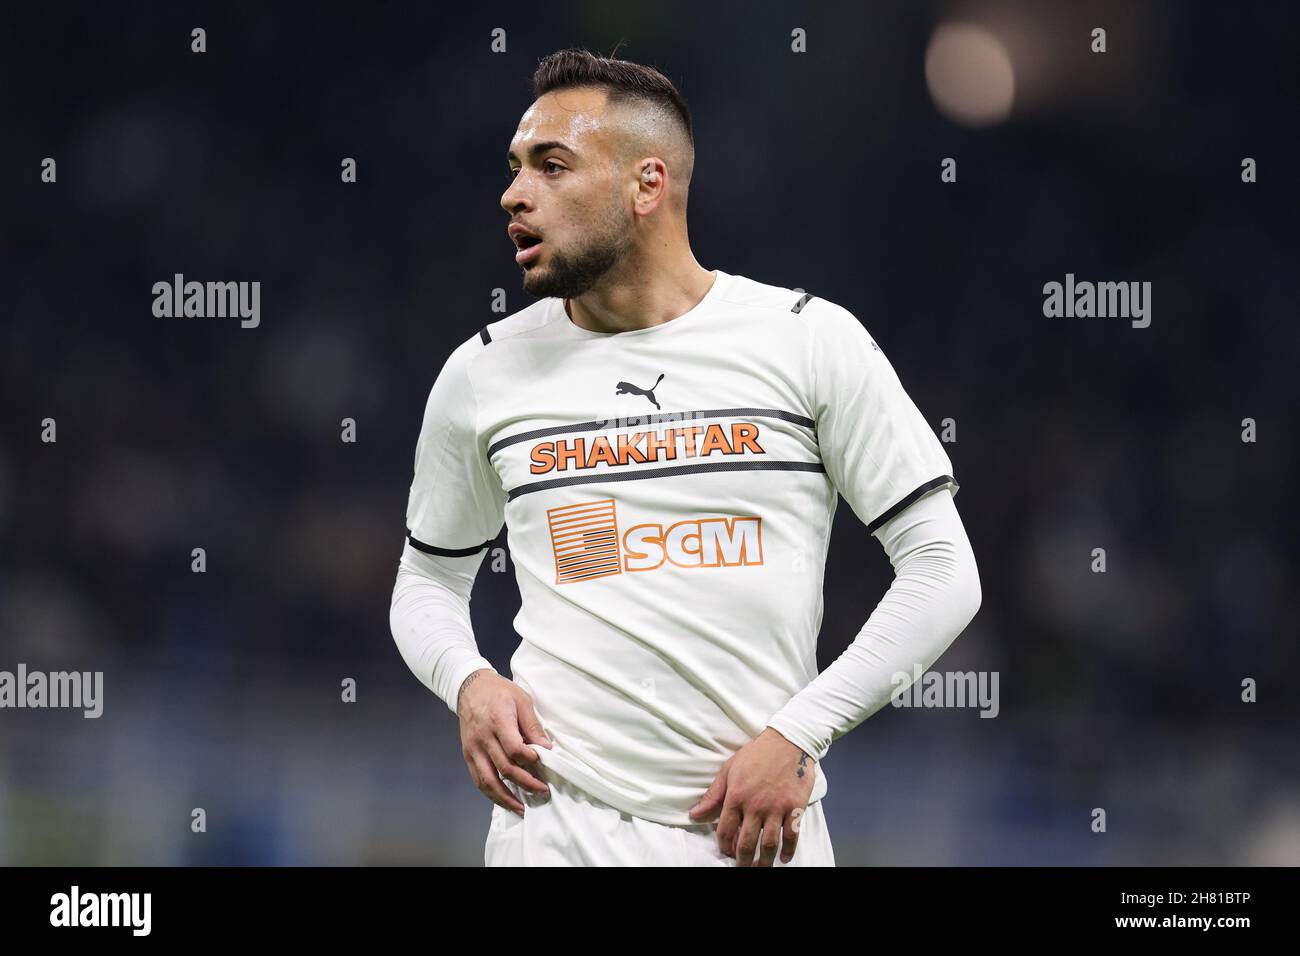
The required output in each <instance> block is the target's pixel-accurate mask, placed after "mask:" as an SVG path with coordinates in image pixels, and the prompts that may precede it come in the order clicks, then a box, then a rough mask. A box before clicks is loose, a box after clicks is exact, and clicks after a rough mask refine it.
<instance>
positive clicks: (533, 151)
mask: <svg viewBox="0 0 1300 956" xmlns="http://www.w3.org/2000/svg"><path fill="white" fill-rule="evenodd" d="M553 149H562V150H564V151H565V152H566V153H570V154H572V155H573V156H577V155H578V154H577V153H576V152H574V151H573V150H572V149H571V148H569V147H568V146H565V145H564V144H563V143H561V142H560V141H559V140H558V139H548V140H546V141H545V142H541V143H533V145H532V146H529V147H528V156H529V158H530V159H536V158H537V156H538V154H540V153H549V152H550V151H551V150H553ZM506 159H508V160H509V159H513V160H515V161H516V162H518V160H519V157H518V156H516V155H515V151H514V150H513V149H512V150H510V151H509V152H508V153H506Z"/></svg>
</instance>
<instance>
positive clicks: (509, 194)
mask: <svg viewBox="0 0 1300 956" xmlns="http://www.w3.org/2000/svg"><path fill="white" fill-rule="evenodd" d="M527 175H528V172H527V170H524V169H521V170H519V172H518V173H516V174H515V176H514V178H512V179H511V180H510V185H509V186H507V187H506V191H505V192H503V193H502V194H501V208H502V209H504V210H505V211H506V212H508V213H510V215H512V216H513V215H515V214H516V213H520V212H523V211H524V210H525V209H527V208H528V207H529V201H528V192H527V190H526V189H525V186H524V179H525V177H526V176H527Z"/></svg>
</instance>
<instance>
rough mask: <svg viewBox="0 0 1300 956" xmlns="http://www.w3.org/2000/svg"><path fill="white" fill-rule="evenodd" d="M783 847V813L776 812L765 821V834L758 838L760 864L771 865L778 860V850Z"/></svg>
mask: <svg viewBox="0 0 1300 956" xmlns="http://www.w3.org/2000/svg"><path fill="white" fill-rule="evenodd" d="M780 848H781V814H779V813H774V814H772V815H771V816H769V817H768V818H767V820H766V821H764V823H763V834H762V836H760V837H759V838H758V865H759V866H771V865H772V864H773V863H775V862H776V851H777V850H779V849H780Z"/></svg>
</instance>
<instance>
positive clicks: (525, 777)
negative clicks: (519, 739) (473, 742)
mask: <svg viewBox="0 0 1300 956" xmlns="http://www.w3.org/2000/svg"><path fill="white" fill-rule="evenodd" d="M484 749H485V750H486V751H487V755H488V758H489V759H490V760H491V761H492V764H493V766H495V767H496V770H497V773H498V774H500V775H501V776H503V777H507V778H509V779H510V780H513V781H514V782H515V783H517V784H519V785H520V786H521V787H526V788H527V789H529V790H531V791H533V792H534V793H550V792H551V788H550V787H548V786H547V785H546V784H545V783H544V782H543V781H541V780H538V779H537V778H536V777H534V776H533V775H532V774H531V773H529V772H528V771H527V770H525V769H524V768H523V767H519V766H516V765H515V764H513V763H511V761H510V758H509V756H507V755H506V752H505V750H504V749H502V747H501V744H500V742H499V741H497V740H496V738H492V739H489V740H487V741H485V743H484Z"/></svg>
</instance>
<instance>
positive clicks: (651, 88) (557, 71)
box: [533, 47, 695, 148]
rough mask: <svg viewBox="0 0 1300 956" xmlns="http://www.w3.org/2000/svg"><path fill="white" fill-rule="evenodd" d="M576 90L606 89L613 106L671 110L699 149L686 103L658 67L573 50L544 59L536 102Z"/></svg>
mask: <svg viewBox="0 0 1300 956" xmlns="http://www.w3.org/2000/svg"><path fill="white" fill-rule="evenodd" d="M576 86H596V87H602V88H604V89H605V90H606V91H607V92H608V94H609V102H611V103H616V102H626V101H629V100H639V101H641V102H649V103H654V104H655V105H657V106H659V107H661V108H663V109H666V110H668V111H669V112H670V113H671V114H674V115H676V116H677V118H678V119H679V120H680V121H681V125H682V127H683V129H684V130H685V132H686V139H687V141H688V142H689V143H690V144H691V147H692V148H694V147H695V131H694V130H693V129H692V127H691V111H690V109H689V108H688V107H687V106H686V101H685V100H684V99H682V94H681V93H679V92H677V87H675V86H673V83H672V81H671V80H670V79H668V77H666V76H664V75H663V74H662V73H660V72H659V71H658V70H656V69H655V68H654V67H652V66H642V65H641V64H640V63H632V62H630V61H628V60H614V59H610V58H609V57H604V56H600V55H599V54H596V53H592V52H591V51H590V50H583V49H579V48H577V47H570V48H569V49H567V50H557V51H556V52H555V53H552V54H550V55H548V56H545V57H543V58H542V59H541V61H540V62H539V63H538V64H537V71H536V72H535V73H533V98H534V99H536V98H538V97H541V96H543V95H544V94H546V93H549V92H551V91H552V90H562V89H567V88H569V87H576Z"/></svg>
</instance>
